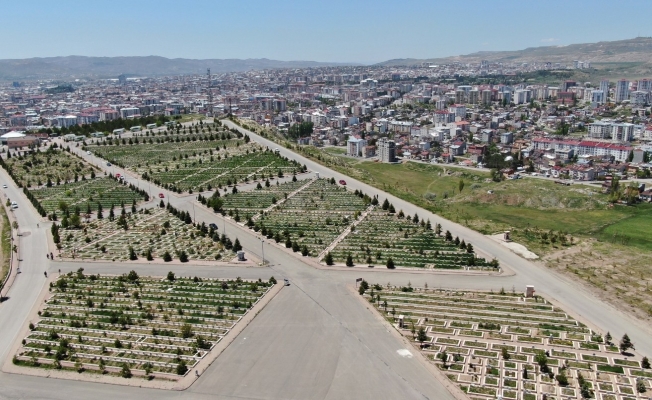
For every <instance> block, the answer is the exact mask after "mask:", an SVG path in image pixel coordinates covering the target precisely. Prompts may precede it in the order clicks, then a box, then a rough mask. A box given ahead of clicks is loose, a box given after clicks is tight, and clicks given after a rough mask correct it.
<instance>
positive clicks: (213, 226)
mask: <svg viewBox="0 0 652 400" xmlns="http://www.w3.org/2000/svg"><path fill="white" fill-rule="evenodd" d="M208 227H209V228H210V229H212V230H214V231H216V230H217V224H214V223H210V224H208Z"/></svg>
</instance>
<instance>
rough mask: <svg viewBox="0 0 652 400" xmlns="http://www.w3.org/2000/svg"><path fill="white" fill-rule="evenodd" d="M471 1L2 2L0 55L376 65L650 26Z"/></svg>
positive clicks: (621, 34) (569, 8) (577, 8)
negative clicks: (594, 24) (462, 4)
mask: <svg viewBox="0 0 652 400" xmlns="http://www.w3.org/2000/svg"><path fill="white" fill-rule="evenodd" d="M470 3H471V4H469V7H467V8H465V10H472V11H469V12H466V13H465V12H464V11H465V10H460V9H459V6H458V5H456V4H453V3H443V4H431V3H429V2H419V1H417V2H410V3H409V4H408V5H407V6H404V7H401V8H398V7H395V6H394V7H392V6H393V5H392V4H390V3H383V2H367V1H360V2H356V3H355V4H350V3H346V2H342V1H339V0H336V1H331V2H328V3H326V2H319V3H301V4H291V3H289V2H274V3H269V2H261V1H248V2H242V3H230V4H229V6H228V8H225V7H222V6H220V5H214V4H211V3H210V2H204V1H201V2H196V3H194V4H193V6H194V7H192V8H190V7H185V8H179V7H175V4H174V3H172V2H169V1H161V2H157V3H152V2H139V3H128V2H125V1H115V2H106V3H103V6H102V7H93V8H88V7H83V4H82V3H81V2H77V1H64V2H59V3H56V5H55V4H54V3H53V4H50V3H44V2H38V1H28V2H22V3H12V4H7V5H5V7H4V10H3V11H4V14H5V21H6V22H5V24H3V26H2V27H0V35H3V36H5V37H12V38H14V40H11V41H7V42H6V43H5V46H4V49H3V55H2V58H3V59H21V58H32V57H55V56H68V55H81V56H100V57H102V56H105V57H116V56H147V55H157V56H163V57H167V58H189V59H256V58H268V59H274V60H283V61H298V60H302V61H320V62H340V63H359V64H374V63H378V62H382V61H386V60H390V59H396V58H436V57H448V56H455V55H460V54H468V53H473V52H477V51H509V50H519V49H524V48H528V47H538V46H550V45H559V46H563V45H568V44H573V43H583V42H597V41H605V40H620V39H626V38H632V37H636V36H649V35H650V34H652V32H648V31H646V30H645V29H642V28H641V27H640V26H637V25H636V24H629V25H625V26H620V25H617V24H607V25H604V26H603V27H602V28H601V29H600V30H598V31H595V30H585V29H582V30H580V29H576V27H577V24H578V23H581V22H580V21H581V20H583V19H584V18H587V16H586V13H587V5H586V3H584V2H577V3H562V2H560V1H553V2H547V3H545V4H525V5H524V4H517V3H515V2H501V3H498V4H495V3H491V4H485V3H483V2H479V1H471V2H470ZM555 5H558V6H559V7H556V6H555ZM98 9H101V10H102V12H101V13H98V11H97V10H98ZM632 9H635V10H638V11H637V13H638V12H640V13H641V14H645V12H646V11H652V4H650V3H649V2H644V1H638V0H636V1H629V2H628V7H627V8H624V7H623V6H622V5H621V4H620V3H619V4H616V3H614V2H608V1H597V2H592V3H591V8H590V9H589V10H588V11H589V16H588V17H589V18H590V10H600V13H603V14H604V15H616V14H617V13H619V12H620V13H622V12H623V10H632ZM254 11H255V12H254ZM98 14H99V15H98ZM578 18H579V19H578ZM376 35H378V39H374V36H376Z"/></svg>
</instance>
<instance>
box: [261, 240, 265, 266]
mask: <svg viewBox="0 0 652 400" xmlns="http://www.w3.org/2000/svg"><path fill="white" fill-rule="evenodd" d="M260 249H261V251H262V253H263V264H262V265H265V240H264V239H263V238H261V239H260Z"/></svg>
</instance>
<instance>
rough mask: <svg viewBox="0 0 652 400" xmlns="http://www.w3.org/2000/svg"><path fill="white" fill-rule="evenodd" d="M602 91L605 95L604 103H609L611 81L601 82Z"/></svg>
mask: <svg viewBox="0 0 652 400" xmlns="http://www.w3.org/2000/svg"><path fill="white" fill-rule="evenodd" d="M600 90H601V91H602V93H604V102H605V103H606V102H607V101H609V81H608V80H603V81H600Z"/></svg>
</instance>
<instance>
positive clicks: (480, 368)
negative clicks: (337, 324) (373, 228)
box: [359, 281, 652, 400]
mask: <svg viewBox="0 0 652 400" xmlns="http://www.w3.org/2000/svg"><path fill="white" fill-rule="evenodd" d="M359 293H360V294H362V295H363V296H364V297H365V298H366V299H367V300H368V301H369V302H370V303H371V304H372V305H373V306H374V307H375V308H376V310H377V311H378V312H379V313H380V314H381V315H382V316H383V317H384V318H385V319H386V320H387V321H388V322H389V323H390V324H392V325H393V326H394V327H395V328H396V329H397V330H398V331H399V332H400V333H401V334H402V335H403V336H405V337H406V338H407V339H408V340H409V341H410V342H412V344H413V345H414V347H415V349H418V351H420V352H421V354H422V355H423V356H424V357H425V358H426V359H427V360H429V361H430V362H431V363H434V364H435V365H436V367H437V368H438V369H440V370H441V371H442V373H444V374H445V375H446V376H447V377H448V378H449V379H450V380H451V381H453V382H455V383H456V384H457V385H458V387H459V388H460V389H461V390H462V391H463V392H464V393H466V394H467V395H468V396H469V397H470V398H471V399H478V400H479V399H496V398H502V399H519V400H520V399H530V400H542V399H546V400H553V399H557V400H559V399H577V398H587V399H588V398H594V399H602V400H630V399H632V400H633V399H643V398H645V399H647V398H648V396H647V395H644V394H647V393H649V391H650V390H652V389H651V383H652V371H651V370H650V363H649V361H648V359H647V357H641V356H640V355H637V354H635V353H634V344H633V343H631V341H630V340H629V337H628V336H627V334H626V333H625V332H618V335H622V339H620V341H619V340H618V338H616V337H615V336H616V333H615V332H614V337H613V338H612V336H611V333H609V332H598V331H596V330H594V329H591V328H589V327H588V326H586V325H585V324H583V323H582V322H580V321H578V320H576V319H574V318H573V317H572V316H570V315H568V314H567V313H566V312H565V311H564V310H562V309H560V308H559V307H557V306H555V305H554V304H552V303H550V302H549V301H548V300H546V299H545V298H543V297H541V296H538V295H535V294H534V290H533V288H532V287H529V290H528V291H527V292H526V293H522V292H516V291H514V290H513V289H512V290H511V291H505V290H504V289H501V290H500V291H498V292H494V291H456V290H444V289H429V288H427V286H426V287H424V288H414V287H412V286H411V285H410V284H408V286H404V287H393V286H390V285H389V284H388V285H387V286H381V285H377V284H376V285H370V284H368V283H367V282H366V281H362V283H361V284H360V287H359Z"/></svg>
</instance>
